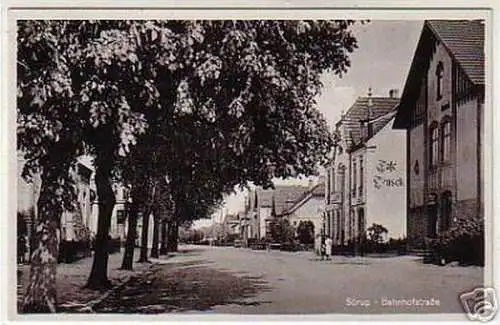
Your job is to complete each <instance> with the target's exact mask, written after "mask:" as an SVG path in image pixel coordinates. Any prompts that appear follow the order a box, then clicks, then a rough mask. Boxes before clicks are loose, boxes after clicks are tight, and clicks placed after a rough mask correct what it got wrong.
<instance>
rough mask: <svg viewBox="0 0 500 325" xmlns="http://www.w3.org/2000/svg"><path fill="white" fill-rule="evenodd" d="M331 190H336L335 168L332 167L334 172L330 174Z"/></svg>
mask: <svg viewBox="0 0 500 325" xmlns="http://www.w3.org/2000/svg"><path fill="white" fill-rule="evenodd" d="M330 177H331V179H330V191H332V192H335V169H334V168H332V172H331V174H330Z"/></svg>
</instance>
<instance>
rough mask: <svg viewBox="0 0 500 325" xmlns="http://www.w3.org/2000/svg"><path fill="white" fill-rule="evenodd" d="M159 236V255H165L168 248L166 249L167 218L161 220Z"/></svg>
mask: <svg viewBox="0 0 500 325" xmlns="http://www.w3.org/2000/svg"><path fill="white" fill-rule="evenodd" d="M160 234H161V235H160V237H161V244H160V255H167V253H168V250H167V220H162V222H161V226H160Z"/></svg>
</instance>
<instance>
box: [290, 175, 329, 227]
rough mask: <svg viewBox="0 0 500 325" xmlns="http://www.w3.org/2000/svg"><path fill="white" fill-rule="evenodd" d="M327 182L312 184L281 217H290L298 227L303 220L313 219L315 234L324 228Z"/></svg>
mask: <svg viewBox="0 0 500 325" xmlns="http://www.w3.org/2000/svg"><path fill="white" fill-rule="evenodd" d="M324 198H325V182H324V181H320V182H319V183H318V184H316V185H314V186H311V187H310V189H309V190H308V191H306V192H304V193H303V194H302V195H301V196H299V197H298V198H297V199H296V200H295V202H293V204H292V205H291V206H290V208H288V209H286V210H285V211H283V212H282V214H281V217H283V218H286V219H288V221H289V222H290V225H292V226H294V227H295V228H297V227H298V225H299V224H300V222H301V221H311V222H312V223H313V225H314V235H316V234H319V233H320V232H321V229H322V228H323V212H324V202H325V199H324Z"/></svg>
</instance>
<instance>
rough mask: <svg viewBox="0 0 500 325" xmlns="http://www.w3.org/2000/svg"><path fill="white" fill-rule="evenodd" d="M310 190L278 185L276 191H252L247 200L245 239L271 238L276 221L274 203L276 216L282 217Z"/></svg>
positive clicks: (259, 189)
mask: <svg viewBox="0 0 500 325" xmlns="http://www.w3.org/2000/svg"><path fill="white" fill-rule="evenodd" d="M308 190H309V187H307V186H283V185H281V186H280V185H278V186H275V189H266V190H264V189H262V188H256V189H254V190H252V191H250V192H249V194H248V196H247V199H246V202H247V204H246V209H245V211H246V214H245V222H244V224H243V235H244V238H246V239H250V238H253V239H262V238H265V237H266V236H269V234H270V231H271V228H270V225H271V221H273V219H274V216H273V215H272V209H273V201H274V209H275V213H276V216H282V215H283V214H284V212H285V211H287V210H288V209H290V208H291V207H292V206H293V205H294V204H295V202H296V201H297V199H298V198H300V197H301V196H302V195H304V193H306V192H307V191H308Z"/></svg>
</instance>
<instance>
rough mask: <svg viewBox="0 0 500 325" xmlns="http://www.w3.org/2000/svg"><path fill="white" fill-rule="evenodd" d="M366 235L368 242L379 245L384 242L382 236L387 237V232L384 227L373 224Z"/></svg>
mask: <svg viewBox="0 0 500 325" xmlns="http://www.w3.org/2000/svg"><path fill="white" fill-rule="evenodd" d="M367 233H368V239H369V240H371V241H373V242H375V243H379V244H380V243H382V242H383V241H384V235H387V234H388V233H389V231H388V230H387V228H386V227H384V226H382V225H379V224H376V223H374V224H372V225H371V226H370V227H369V228H368V229H367Z"/></svg>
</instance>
